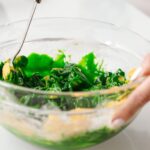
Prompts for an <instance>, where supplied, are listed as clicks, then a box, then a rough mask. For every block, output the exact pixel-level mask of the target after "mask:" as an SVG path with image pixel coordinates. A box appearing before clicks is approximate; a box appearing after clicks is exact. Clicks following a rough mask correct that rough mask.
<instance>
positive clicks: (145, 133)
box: [0, 0, 150, 150]
mask: <svg viewBox="0 0 150 150" xmlns="http://www.w3.org/2000/svg"><path fill="white" fill-rule="evenodd" d="M23 1H25V0H0V24H2V23H3V22H5V23H6V22H8V21H15V20H19V19H24V18H27V16H28V14H29V12H30V9H31V5H29V4H32V3H31V2H30V1H31V0H26V3H23ZM49 1H50V2H51V5H50V4H48V3H49V2H48V0H45V2H43V3H44V4H43V5H42V6H40V7H39V11H38V13H37V14H36V16H42V17H43V16H52V17H55V16H65V17H66V16H67V17H82V18H83V17H84V18H91V19H97V20H98V19H99V20H104V21H109V22H113V23H115V24H118V25H121V26H125V27H127V28H130V29H132V30H133V31H135V32H137V33H139V34H140V35H142V36H143V37H144V38H146V39H149V40H150V19H149V18H148V17H147V16H146V15H144V14H142V13H141V12H139V11H138V10H137V9H135V8H134V7H132V6H131V5H128V4H125V2H123V1H121V0H110V1H111V2H112V3H108V2H106V1H107V0H98V1H97V0H92V1H91V0H72V1H71V0H59V2H60V3H59V5H58V1H57V0H55V1H54V0H49ZM56 1H57V2H56ZM100 1H101V2H103V3H102V4H103V5H100ZM132 1H135V0H132ZM141 1H142V0H141ZM143 1H144V0H143ZM94 2H95V3H94ZM66 7H67V8H66ZM23 9H24V10H23ZM57 10H58V11H57ZM18 12H19V13H18ZM68 12H69V13H68ZM149 115H150V105H149V104H148V105H147V106H146V107H145V108H144V109H143V111H142V112H141V113H140V115H139V116H138V117H137V119H136V120H135V121H134V122H133V123H132V124H131V125H130V126H129V127H128V128H127V129H125V131H124V132H122V133H120V134H119V135H118V136H116V137H115V138H113V139H111V140H109V141H107V142H105V143H103V144H101V145H98V146H96V147H94V148H91V149H89V150H150V117H149ZM0 150H42V149H41V148H38V147H36V146H32V145H30V144H28V143H26V142H24V141H21V140H19V139H18V138H16V137H14V136H13V135H11V134H10V133H8V132H7V131H5V130H4V129H2V128H0Z"/></svg>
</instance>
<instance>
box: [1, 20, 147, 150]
mask: <svg viewBox="0 0 150 150" xmlns="http://www.w3.org/2000/svg"><path fill="white" fill-rule="evenodd" d="M25 23H26V20H24V21H19V22H15V23H12V24H8V25H5V26H1V27H0V30H1V31H3V33H5V34H1V37H0V52H1V53H0V60H2V61H4V60H6V59H8V58H11V57H12V56H13V55H14V54H15V52H16V49H17V48H18V43H19V40H17V39H19V38H20V36H21V33H22V32H23V30H24V28H25ZM5 31H7V32H5ZM148 49H150V45H149V43H148V42H147V41H146V40H144V39H143V38H142V37H140V36H139V35H137V34H135V33H133V32H131V31H129V30H127V29H123V28H121V27H117V26H115V25H113V24H109V23H105V22H100V21H94V20H85V19H72V18H41V19H35V20H34V21H33V23H32V26H31V29H30V32H29V35H28V38H27V41H26V43H25V45H24V47H23V50H22V51H21V53H20V55H22V54H23V55H28V54H30V53H31V52H36V53H45V54H49V55H51V56H55V55H56V54H57V53H58V50H64V52H65V53H66V54H69V55H71V56H72V59H71V61H72V62H78V61H79V60H80V58H81V57H82V56H83V55H85V54H87V53H88V52H91V51H93V52H94V53H95V55H96V56H97V58H98V59H99V60H103V61H104V65H105V67H106V69H108V70H110V71H115V70H116V69H118V68H122V69H123V70H125V72H126V73H127V72H128V71H129V70H130V69H131V68H133V67H137V66H138V65H139V64H140V61H141V57H142V56H143V55H144V53H146V52H147V51H148ZM34 65H36V64H34ZM140 82H141V81H136V82H132V83H129V84H128V85H125V86H122V87H115V88H111V89H108V90H100V91H87V92H86V91H85V92H48V91H47V92H46V91H39V90H34V89H29V88H24V87H19V86H15V85H12V84H9V83H5V82H3V81H0V123H1V125H2V126H4V127H5V128H7V129H8V130H9V131H10V132H12V133H14V134H15V135H17V136H19V137H21V138H22V139H25V140H27V141H29V142H31V143H34V144H38V145H40V146H44V147H46V148H49V149H56V150H76V149H82V148H87V147H90V146H94V145H96V144H99V143H102V142H104V141H106V140H108V139H109V138H111V137H113V136H114V135H116V134H117V133H119V132H120V131H121V130H122V129H124V128H125V127H126V126H127V125H128V124H129V123H130V122H131V121H132V119H131V120H130V121H128V122H126V123H125V124H124V126H119V127H116V126H113V124H112V116H113V114H114V112H115V111H116V110H117V109H118V108H119V107H121V106H122V105H123V104H124V102H125V100H126V98H127V96H128V95H129V94H130V93H131V92H132V91H133V90H134V89H135V88H136V87H137V86H138V85H139V84H140ZM28 98H30V100H32V102H33V103H36V101H40V102H41V104H42V103H43V102H44V101H45V100H49V99H50V100H53V101H54V102H50V103H48V105H44V106H43V107H42V108H41V109H36V108H31V107H27V106H23V105H21V104H19V103H18V101H19V100H20V99H22V100H25V101H26V102H28ZM55 102H58V103H59V104H60V106H61V107H60V108H58V107H56V105H55V104H54V103H55ZM68 107H69V110H68V109H67V108H68Z"/></svg>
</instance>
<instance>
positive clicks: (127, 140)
mask: <svg viewBox="0 0 150 150" xmlns="http://www.w3.org/2000/svg"><path fill="white" fill-rule="evenodd" d="M83 17H86V14H85V16H83ZM87 17H88V16H87ZM124 17H125V18H127V20H128V21H126V22H125V23H124V24H122V25H123V26H126V27H128V28H130V29H132V30H134V31H135V32H137V33H139V34H140V35H142V36H143V37H145V38H147V39H149V40H150V19H149V18H148V17H147V16H145V15H144V14H142V13H141V12H139V11H138V10H137V9H135V8H133V7H132V6H130V5H128V6H127V11H126V14H125V16H124ZM149 115H150V104H148V105H147V106H146V107H145V108H144V109H143V110H142V112H141V113H140V115H139V116H138V117H137V119H136V120H135V121H134V122H133V123H132V124H131V125H130V126H129V127H128V128H127V129H125V130H124V131H123V132H122V133H120V134H119V135H117V136H116V137H114V138H112V139H111V140H109V141H107V142H105V143H103V144H101V145H98V146H96V147H93V148H91V149H89V150H150V117H149ZM0 150H42V148H39V147H36V146H33V145H30V144H29V143H26V142H24V141H22V140H20V139H18V138H16V137H15V136H13V135H11V134H10V133H8V132H7V131H6V130H5V129H3V128H1V127H0Z"/></svg>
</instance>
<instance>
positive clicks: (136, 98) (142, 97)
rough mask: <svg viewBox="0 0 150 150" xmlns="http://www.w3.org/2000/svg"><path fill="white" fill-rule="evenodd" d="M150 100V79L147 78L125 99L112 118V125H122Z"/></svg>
mask: <svg viewBox="0 0 150 150" xmlns="http://www.w3.org/2000/svg"><path fill="white" fill-rule="evenodd" d="M149 100H150V77H148V78H147V79H146V80H145V81H144V82H143V83H142V84H141V85H140V86H139V87H138V88H137V89H136V90H135V91H134V92H133V93H132V94H131V95H130V96H129V97H128V99H127V101H126V102H125V103H124V105H123V106H122V107H121V108H120V109H118V110H117V112H116V113H115V114H114V116H113V119H112V121H113V124H115V122H116V123H117V122H118V121H119V122H120V121H121V122H122V123H124V122H126V121H128V120H129V119H131V117H132V116H133V115H134V114H135V113H136V112H137V111H138V110H139V109H140V108H141V107H143V106H144V105H145V104H146V103H147V102H148V101H149Z"/></svg>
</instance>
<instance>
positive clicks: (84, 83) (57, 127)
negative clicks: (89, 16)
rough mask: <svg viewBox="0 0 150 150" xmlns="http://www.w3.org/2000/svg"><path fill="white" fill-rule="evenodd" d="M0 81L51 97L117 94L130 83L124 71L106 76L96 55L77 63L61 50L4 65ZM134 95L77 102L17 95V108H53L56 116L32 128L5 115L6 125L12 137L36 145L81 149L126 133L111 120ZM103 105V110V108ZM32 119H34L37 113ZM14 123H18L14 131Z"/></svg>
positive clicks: (80, 99)
mask: <svg viewBox="0 0 150 150" xmlns="http://www.w3.org/2000/svg"><path fill="white" fill-rule="evenodd" d="M72 57H73V56H72ZM99 62H100V63H99ZM0 80H2V81H5V82H8V83H10V84H15V85H17V86H20V87H21V86H22V87H25V88H31V89H35V90H40V91H47V92H51V93H59V92H64V93H65V92H87V91H98V90H103V89H112V90H113V89H115V87H118V86H122V85H125V84H127V83H128V82H129V79H128V78H127V76H126V74H125V72H124V71H123V70H122V69H121V68H118V69H117V70H116V71H115V72H111V71H108V70H107V69H105V68H104V65H103V61H98V59H97V58H96V56H95V54H94V53H93V52H91V53H88V54H86V55H85V56H83V57H82V58H81V60H80V61H79V62H78V63H74V62H72V61H71V56H69V55H67V54H65V53H64V52H63V51H59V52H58V55H57V56H56V57H55V58H53V57H51V56H50V55H47V54H38V53H31V54H30V55H29V56H18V57H17V58H16V59H15V60H14V62H13V65H11V63H10V59H8V60H6V61H4V62H1V63H0ZM130 92H131V91H130V90H129V91H127V92H126V93H124V92H123V91H120V92H117V93H112V94H107V95H94V96H93V95H91V96H90V95H88V96H83V97H82V96H81V97H79V98H76V97H73V96H72V97H69V96H68V97H65V96H63V95H62V96H56V95H55V94H54V95H49V94H48V95H37V94H34V93H26V94H24V95H23V94H20V93H19V92H14V93H13V94H14V95H15V97H17V98H16V103H18V104H19V105H23V106H26V107H29V108H33V109H36V110H44V109H45V108H46V109H53V112H55V113H52V114H49V115H48V116H46V117H44V119H43V118H42V117H41V118H38V119H37V120H38V122H39V124H38V126H37V125H36V128H34V127H32V126H31V124H30V121H31V120H29V119H28V118H26V119H22V118H21V119H20V118H19V119H18V118H17V117H18V116H14V115H13V114H11V113H9V114H8V113H7V114H5V113H4V114H3V115H4V116H6V117H3V118H4V119H3V121H2V122H4V123H3V125H4V126H5V127H6V128H8V129H9V130H10V131H11V132H13V133H15V134H16V135H18V136H21V137H22V138H24V139H26V140H28V141H31V142H33V143H37V144H40V145H42V146H45V147H48V148H53V149H58V150H72V149H82V148H86V147H89V146H92V145H95V144H98V143H101V142H103V141H105V140H106V139H108V138H110V137H112V136H114V135H115V134H116V133H118V132H119V131H120V130H121V129H122V128H123V127H119V128H115V127H113V126H112V124H111V118H112V115H113V113H114V111H115V109H116V107H119V106H120V105H121V104H122V102H123V101H124V100H125V97H126V96H127V95H128V94H129V93H130ZM99 106H104V107H103V108H102V107H101V109H99ZM60 114H61V115H60ZM19 117H20V116H19ZM28 117H33V114H32V113H30V114H29V116H28ZM34 117H35V116H34ZM25 120H26V121H25ZM37 120H36V121H37ZM10 122H14V123H13V124H11V126H10ZM31 122H32V123H33V122H34V121H33V120H32V121H31Z"/></svg>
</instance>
